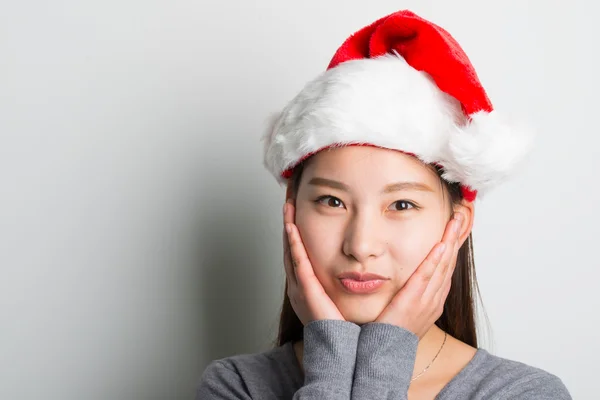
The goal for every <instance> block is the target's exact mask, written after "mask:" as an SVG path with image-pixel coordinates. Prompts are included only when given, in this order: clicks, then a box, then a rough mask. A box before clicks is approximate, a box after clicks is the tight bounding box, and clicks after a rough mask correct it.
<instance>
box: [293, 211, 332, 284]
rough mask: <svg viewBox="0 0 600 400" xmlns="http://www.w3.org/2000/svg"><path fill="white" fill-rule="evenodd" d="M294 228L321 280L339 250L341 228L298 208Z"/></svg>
mask: <svg viewBox="0 0 600 400" xmlns="http://www.w3.org/2000/svg"><path fill="white" fill-rule="evenodd" d="M296 226H298V231H299V232H300V237H301V238H302V242H303V243H304V248H305V249H306V253H307V254H308V258H309V259H310V262H311V264H312V266H313V269H314V271H315V275H317V277H319V278H321V277H322V276H323V275H324V274H325V272H327V268H332V266H334V265H335V262H336V260H337V257H338V250H339V249H340V248H341V237H342V233H341V228H339V227H338V226H336V224H335V223H334V221H332V220H331V219H327V218H323V217H322V216H319V215H318V214H317V213H316V212H311V210H304V209H303V208H302V207H299V208H298V210H297V212H296Z"/></svg>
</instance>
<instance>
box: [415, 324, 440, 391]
mask: <svg viewBox="0 0 600 400" xmlns="http://www.w3.org/2000/svg"><path fill="white" fill-rule="evenodd" d="M447 338H448V332H444V341H443V342H442V346H441V347H440V349H439V350H438V352H437V354H436V355H435V357H433V360H431V362H430V363H429V365H428V366H426V367H425V369H424V370H423V371H421V372H420V373H419V374H418V375H417V376H415V377H414V378H412V379H411V380H410V381H411V382H412V381H414V380H417V378H419V377H420V376H421V375H423V374H424V373H425V372H427V370H428V369H429V367H431V364H433V362H434V361H435V359H436V358H437V357H438V356H439V355H440V352H441V351H442V349H443V348H444V345H445V344H446V339H447Z"/></svg>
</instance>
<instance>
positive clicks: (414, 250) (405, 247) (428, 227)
mask: <svg viewBox="0 0 600 400" xmlns="http://www.w3.org/2000/svg"><path fill="white" fill-rule="evenodd" d="M444 228H445V222H444V220H443V219H442V217H441V216H423V218H414V219H411V220H407V221H404V222H403V223H401V224H395V225H393V227H392V229H393V230H394V233H393V234H392V235H391V237H393V239H392V240H391V242H390V243H389V247H388V248H389V251H390V254H391V256H392V258H393V259H394V264H395V265H396V266H397V270H396V271H395V272H396V274H397V276H398V278H399V280H401V281H402V283H403V282H404V281H406V280H407V279H408V278H409V277H410V275H412V274H413V272H414V271H415V270H416V269H417V268H418V267H419V265H420V264H421V263H422V262H423V260H424V259H425V257H427V255H428V254H429V252H430V251H431V249H432V248H433V246H435V245H436V244H437V243H438V242H439V241H440V240H441V238H442V235H443V233H444Z"/></svg>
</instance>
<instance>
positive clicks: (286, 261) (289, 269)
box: [283, 204, 298, 286]
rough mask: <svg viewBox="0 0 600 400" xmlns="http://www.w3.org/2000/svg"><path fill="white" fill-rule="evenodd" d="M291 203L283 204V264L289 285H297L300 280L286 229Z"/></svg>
mask: <svg viewBox="0 0 600 400" xmlns="http://www.w3.org/2000/svg"><path fill="white" fill-rule="evenodd" d="M289 212H290V210H289V204H285V205H284V206H283V220H284V229H283V266H284V268H285V275H286V279H287V281H288V285H290V286H291V285H296V284H297V282H298V280H297V279H296V272H295V271H294V267H293V265H292V257H291V254H290V243H289V234H288V233H287V231H286V229H285V223H286V221H287V220H289V216H288V215H287V214H289Z"/></svg>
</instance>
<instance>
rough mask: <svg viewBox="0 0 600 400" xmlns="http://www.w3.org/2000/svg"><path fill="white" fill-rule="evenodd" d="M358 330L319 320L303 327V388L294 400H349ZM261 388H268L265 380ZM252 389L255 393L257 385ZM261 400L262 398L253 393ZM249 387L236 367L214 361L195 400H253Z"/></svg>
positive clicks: (343, 324) (208, 368)
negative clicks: (263, 386)
mask: <svg viewBox="0 0 600 400" xmlns="http://www.w3.org/2000/svg"><path fill="white" fill-rule="evenodd" d="M359 334H360V327H359V326H358V325H356V324H354V323H352V322H347V321H340V320H318V321H313V322H311V323H309V324H307V325H306V326H305V327H304V356H303V360H302V363H303V365H304V371H305V372H304V375H305V378H304V385H303V386H302V387H300V389H298V390H297V391H296V393H295V394H294V397H293V400H349V399H350V391H351V390H352V376H353V374H354V364H355V361H356V347H357V342H358V336H359ZM262 375H263V376H262V378H264V382H262V379H261V385H269V381H270V380H272V379H276V378H273V377H271V376H264V375H265V374H262ZM252 387H254V388H255V390H258V388H259V387H260V385H256V382H254V385H252ZM254 395H258V399H260V400H263V399H265V398H266V397H264V396H265V395H264V394H260V393H256V392H254ZM252 399H253V397H252V395H251V394H250V393H249V391H248V385H247V384H246V382H245V381H244V379H243V378H242V376H241V375H240V374H239V373H238V371H237V370H236V369H235V367H233V366H230V365H227V364H226V363H224V362H222V361H221V360H216V361H213V362H212V363H210V364H209V366H208V367H207V368H206V370H205V371H204V373H203V374H202V378H201V380H200V384H199V386H198V389H197V391H196V400H252Z"/></svg>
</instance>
